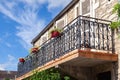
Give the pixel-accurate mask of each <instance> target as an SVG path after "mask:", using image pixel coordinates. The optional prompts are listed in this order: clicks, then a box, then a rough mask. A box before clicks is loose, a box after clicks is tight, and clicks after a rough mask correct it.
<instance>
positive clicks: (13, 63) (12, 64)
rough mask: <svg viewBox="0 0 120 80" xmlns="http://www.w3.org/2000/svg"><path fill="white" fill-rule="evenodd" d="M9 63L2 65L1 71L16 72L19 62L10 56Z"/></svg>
mask: <svg viewBox="0 0 120 80" xmlns="http://www.w3.org/2000/svg"><path fill="white" fill-rule="evenodd" d="M7 57H8V61H7V62H5V63H3V64H0V70H6V69H7V70H8V69H9V70H15V68H16V66H17V61H16V58H15V57H14V56H12V55H10V54H8V56H7Z"/></svg>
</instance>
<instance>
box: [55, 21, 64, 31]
mask: <svg viewBox="0 0 120 80" xmlns="http://www.w3.org/2000/svg"><path fill="white" fill-rule="evenodd" d="M64 25H65V21H64V19H60V20H58V21H57V22H56V27H57V28H59V29H62V28H63V27H64Z"/></svg>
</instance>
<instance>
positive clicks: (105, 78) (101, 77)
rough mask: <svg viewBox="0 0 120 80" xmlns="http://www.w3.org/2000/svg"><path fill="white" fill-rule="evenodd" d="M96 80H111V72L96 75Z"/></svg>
mask: <svg viewBox="0 0 120 80" xmlns="http://www.w3.org/2000/svg"><path fill="white" fill-rule="evenodd" d="M97 80H111V72H110V71H107V72H102V73H99V74H98V75H97Z"/></svg>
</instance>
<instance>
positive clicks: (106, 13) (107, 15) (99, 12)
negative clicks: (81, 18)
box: [95, 0, 118, 20]
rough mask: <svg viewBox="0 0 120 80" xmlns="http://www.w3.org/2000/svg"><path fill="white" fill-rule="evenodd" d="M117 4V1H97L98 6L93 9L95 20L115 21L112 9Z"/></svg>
mask: <svg viewBox="0 0 120 80" xmlns="http://www.w3.org/2000/svg"><path fill="white" fill-rule="evenodd" d="M117 2H118V0H110V1H108V0H99V1H98V6H97V7H96V9H95V16H96V18H100V19H106V20H116V15H115V14H112V9H113V6H114V5H115V4H116V3H117Z"/></svg>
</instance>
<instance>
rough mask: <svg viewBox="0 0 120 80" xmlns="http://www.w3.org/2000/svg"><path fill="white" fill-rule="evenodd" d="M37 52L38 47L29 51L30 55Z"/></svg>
mask: <svg viewBox="0 0 120 80" xmlns="http://www.w3.org/2000/svg"><path fill="white" fill-rule="evenodd" d="M38 51H39V47H33V48H31V49H30V53H37V52H38Z"/></svg>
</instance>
